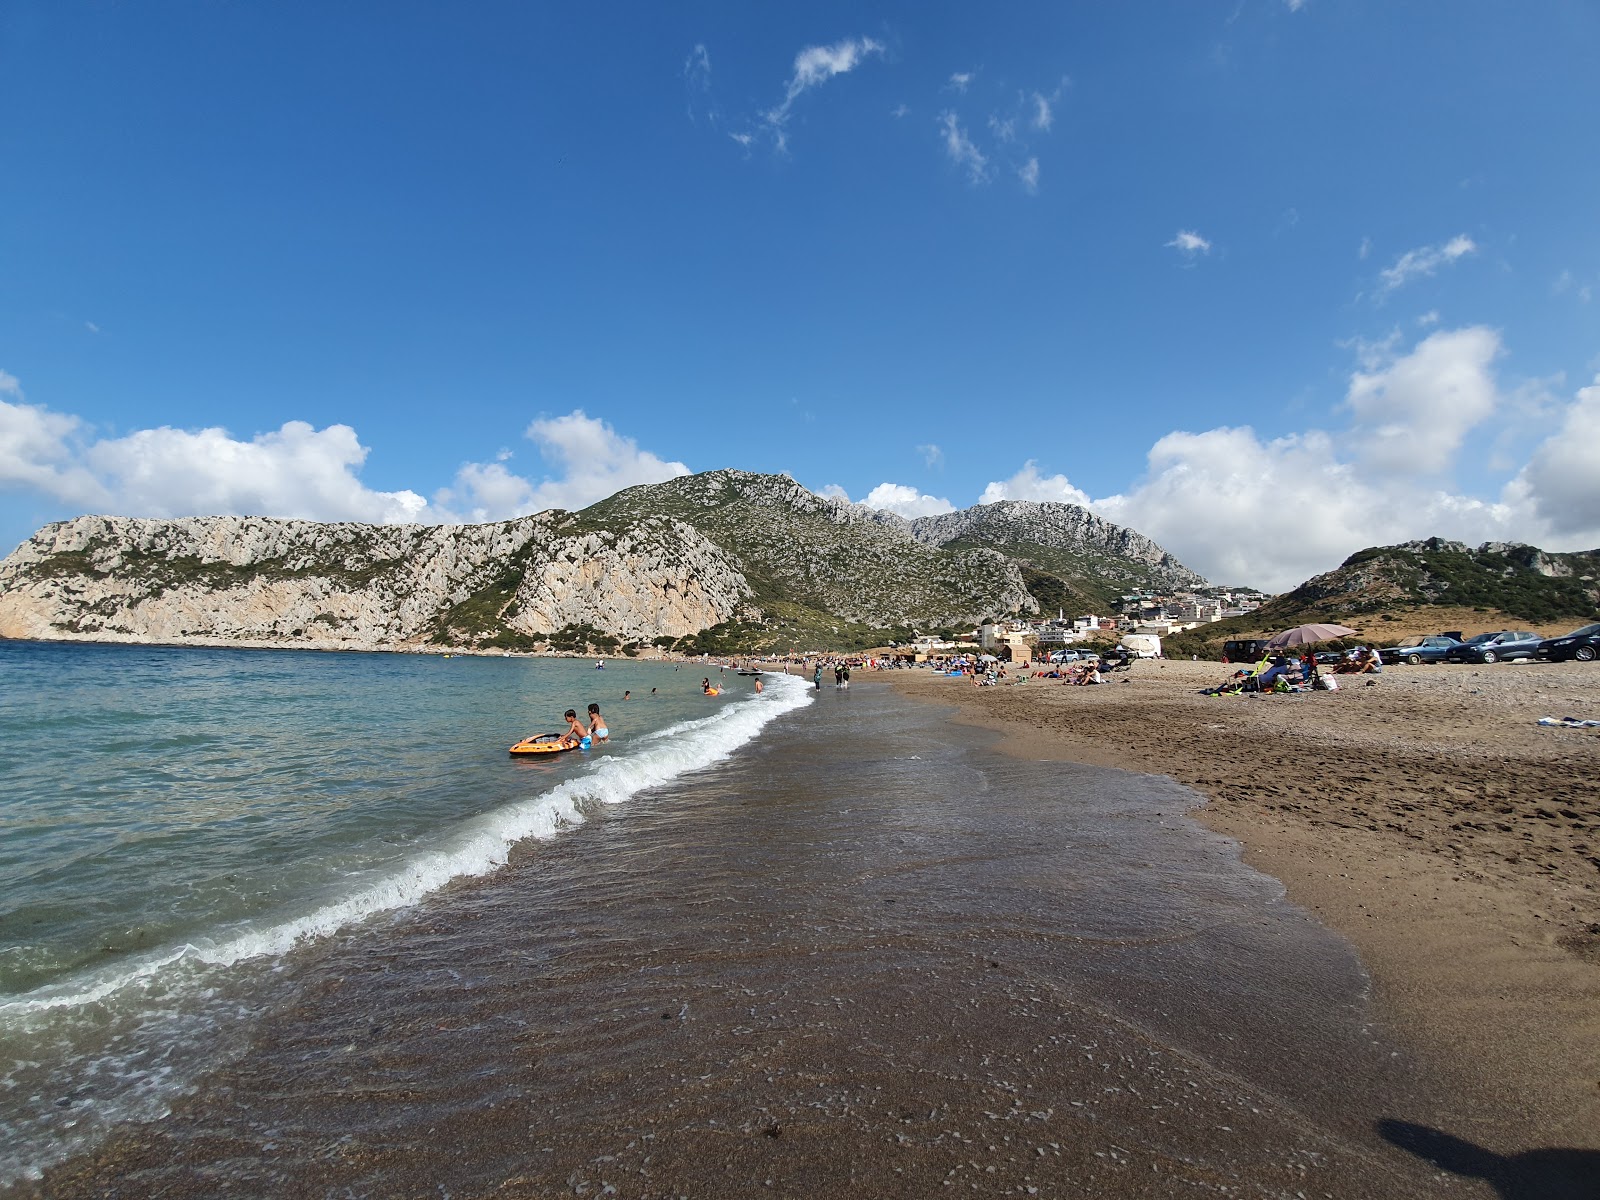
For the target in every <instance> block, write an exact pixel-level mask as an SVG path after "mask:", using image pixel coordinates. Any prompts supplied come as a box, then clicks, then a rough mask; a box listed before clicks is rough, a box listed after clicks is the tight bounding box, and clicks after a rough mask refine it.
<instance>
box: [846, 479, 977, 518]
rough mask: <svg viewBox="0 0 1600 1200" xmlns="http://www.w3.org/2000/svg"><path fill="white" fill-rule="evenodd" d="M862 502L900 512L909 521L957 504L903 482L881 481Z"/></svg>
mask: <svg viewBox="0 0 1600 1200" xmlns="http://www.w3.org/2000/svg"><path fill="white" fill-rule="evenodd" d="M861 503H863V504H865V505H866V506H867V507H868V508H876V509H880V510H882V511H884V512H892V513H898V514H899V515H900V516H902V517H905V518H906V519H907V520H908V521H911V520H915V519H916V518H918V517H931V516H934V515H935V514H937V513H947V512H955V510H956V506H955V505H954V504H951V503H950V501H948V500H946V499H944V498H943V497H942V496H929V495H926V494H924V493H922V492H919V491H917V489H916V488H914V487H910V486H908V485H906V484H903V483H880V484H879V485H878V486H877V487H875V488H873V489H872V490H871V491H870V492H868V493H867V495H866V499H864V500H862V502H861Z"/></svg>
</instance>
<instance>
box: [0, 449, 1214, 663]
mask: <svg viewBox="0 0 1600 1200" xmlns="http://www.w3.org/2000/svg"><path fill="white" fill-rule="evenodd" d="M969 511H970V514H972V515H970V517H969V516H968V514H960V513H956V514H950V516H949V517H948V518H933V519H929V520H928V521H927V523H922V524H917V523H912V522H908V521H906V520H904V519H903V518H900V517H897V516H894V515H892V514H888V513H883V512H878V511H876V510H873V509H869V508H866V507H863V506H861V505H854V504H849V503H846V502H843V501H840V500H835V499H830V498H828V497H824V496H818V495H815V494H814V493H812V492H810V491H808V490H806V489H805V488H803V487H801V486H800V485H799V484H798V483H796V482H795V481H794V480H792V479H790V478H788V477H787V476H780V475H755V474H751V473H749V472H745V471H711V472H707V473H705V474H702V475H691V476H685V477H683V478H679V479H672V480H668V481H667V482H665V483H656V484H648V485H643V486H640V487H634V488H628V489H627V490H625V491H622V492H619V493H617V494H616V495H615V496H611V497H609V498H608V499H606V500H602V501H600V502H599V503H598V504H594V505H591V506H590V507H589V508H586V509H584V510H582V511H581V512H575V513H574V512H564V511H561V510H551V511H549V512H544V513H536V514H533V515H531V516H526V517H518V518H516V519H514V520H511V521H500V522H494V523H491V524H485V525H440V526H420V525H386V526H375V525H359V524H352V523H339V524H321V523H317V522H311V521H291V520H278V519H272V518H264V517H186V518H178V519H172V520H149V519H136V518H129V517H95V516H89V517H79V518H76V519H75V520H72V521H64V522H60V523H57V524H54V525H49V526H46V527H45V528H44V529H42V530H40V531H39V533H38V534H36V535H35V536H34V537H33V538H32V539H30V540H29V541H28V542H26V543H24V544H23V545H22V546H21V547H20V548H19V549H18V550H17V551H16V553H14V554H13V555H11V556H10V557H9V558H7V559H6V560H5V561H4V562H0V636H6V637H33V638H46V639H49V638H60V639H85V640H109V641H131V642H167V643H181V644H198V645H218V644H225V645H263V646H265V645H300V646H316V647H322V648H330V649H332V648H340V649H380V648H389V649H399V648H420V647H427V646H454V647H473V648H479V649H494V648H499V649H518V650H526V649H533V648H536V647H541V646H553V647H555V648H559V649H570V650H583V649H585V648H589V647H592V648H595V649H598V650H603V651H612V650H615V649H617V648H618V647H623V646H639V645H643V644H646V643H655V644H658V645H671V646H673V647H674V648H675V649H678V650H683V651H690V652H693V651H699V650H705V651H715V652H732V651H742V650H751V649H789V648H796V649H808V648H824V647H825V648H841V649H842V648H848V647H853V646H866V645H873V644H876V643H881V642H882V641H884V640H887V639H889V638H896V639H904V638H908V637H909V636H910V635H911V633H912V632H913V631H914V630H915V631H919V632H937V631H940V630H944V629H951V628H956V627H961V626H965V627H967V628H970V627H971V625H972V624H973V623H975V622H977V621H979V620H982V619H984V618H986V617H991V616H1001V615H1006V614H1013V613H1033V612H1037V611H1039V609H1040V608H1041V607H1046V608H1049V609H1053V608H1055V607H1056V606H1057V603H1058V602H1059V603H1062V604H1064V605H1065V606H1067V607H1070V608H1081V607H1084V606H1088V607H1092V608H1096V609H1101V610H1103V609H1104V608H1105V607H1107V605H1106V604H1105V603H1104V601H1105V600H1106V598H1107V597H1109V596H1110V595H1112V594H1114V593H1115V592H1116V591H1117V590H1118V589H1126V588H1127V587H1129V586H1141V585H1142V586H1149V585H1151V584H1153V583H1156V582H1172V581H1178V580H1191V579H1192V580H1197V581H1199V582H1200V583H1202V584H1203V583H1204V581H1203V580H1200V577H1199V576H1197V575H1195V574H1194V573H1193V572H1191V571H1187V569H1186V568H1183V567H1182V566H1181V565H1180V564H1177V563H1176V562H1175V561H1173V560H1172V558H1171V556H1170V555H1168V554H1166V552H1165V551H1163V550H1162V549H1161V548H1160V547H1159V546H1156V545H1155V544H1154V543H1152V542H1150V541H1149V540H1148V539H1146V538H1143V537H1141V536H1140V535H1139V534H1136V533H1134V532H1133V531H1131V530H1125V529H1121V528H1120V527H1118V526H1115V525H1112V524H1110V523H1109V522H1104V521H1101V520H1100V519H1099V518H1097V517H1094V516H1093V514H1089V513H1087V512H1085V511H1084V510H1081V509H1076V508H1074V507H1073V506H1070V505H1035V504H1025V503H1022V502H1009V503H1007V504H1004V505H986V506H981V507H980V508H978V509H973V510H969ZM1023 555H1026V557H1025V558H1024V557H1023Z"/></svg>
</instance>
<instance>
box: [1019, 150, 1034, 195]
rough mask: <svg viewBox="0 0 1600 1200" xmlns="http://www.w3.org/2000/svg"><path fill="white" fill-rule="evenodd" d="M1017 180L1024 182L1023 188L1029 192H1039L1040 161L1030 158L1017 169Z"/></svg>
mask: <svg viewBox="0 0 1600 1200" xmlns="http://www.w3.org/2000/svg"><path fill="white" fill-rule="evenodd" d="M1017 178H1018V179H1020V180H1022V186H1023V187H1024V188H1026V189H1027V190H1028V191H1029V192H1037V191H1038V190H1039V160H1038V159H1037V158H1030V159H1029V160H1028V161H1027V162H1025V163H1023V164H1022V165H1021V166H1020V167H1018V168H1017Z"/></svg>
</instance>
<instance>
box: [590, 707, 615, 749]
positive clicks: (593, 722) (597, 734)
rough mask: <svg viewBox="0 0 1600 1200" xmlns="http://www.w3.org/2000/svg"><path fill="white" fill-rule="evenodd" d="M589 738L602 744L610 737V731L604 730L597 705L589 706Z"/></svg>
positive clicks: (602, 719)
mask: <svg viewBox="0 0 1600 1200" xmlns="http://www.w3.org/2000/svg"><path fill="white" fill-rule="evenodd" d="M589 736H590V737H591V738H593V739H594V740H595V741H597V742H603V741H605V740H606V739H607V738H609V737H610V736H611V731H610V730H609V729H607V728H606V722H605V718H604V717H602V716H601V715H600V706H599V705H598V704H591V705H589Z"/></svg>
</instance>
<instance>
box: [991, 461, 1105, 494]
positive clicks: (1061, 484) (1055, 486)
mask: <svg viewBox="0 0 1600 1200" xmlns="http://www.w3.org/2000/svg"><path fill="white" fill-rule="evenodd" d="M1001 500H1041V501H1044V500H1053V501H1056V502H1057V503H1060V504H1084V505H1086V504H1088V503H1089V496H1088V493H1086V492H1083V491H1081V490H1080V489H1078V488H1075V487H1073V486H1072V484H1071V483H1070V482H1068V480H1067V477H1066V476H1065V475H1051V476H1049V477H1044V476H1041V475H1040V474H1039V469H1038V467H1037V466H1036V465H1035V463H1034V461H1033V459H1031V458H1030V459H1029V460H1028V461H1027V462H1025V463H1023V464H1022V470H1020V471H1018V472H1017V473H1016V474H1015V475H1013V476H1012V477H1011V478H1010V479H1003V480H1000V481H998V482H996V483H991V484H989V486H988V487H986V488H984V489H983V495H981V496H979V497H978V503H979V504H997V503H999V502H1000V501H1001Z"/></svg>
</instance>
